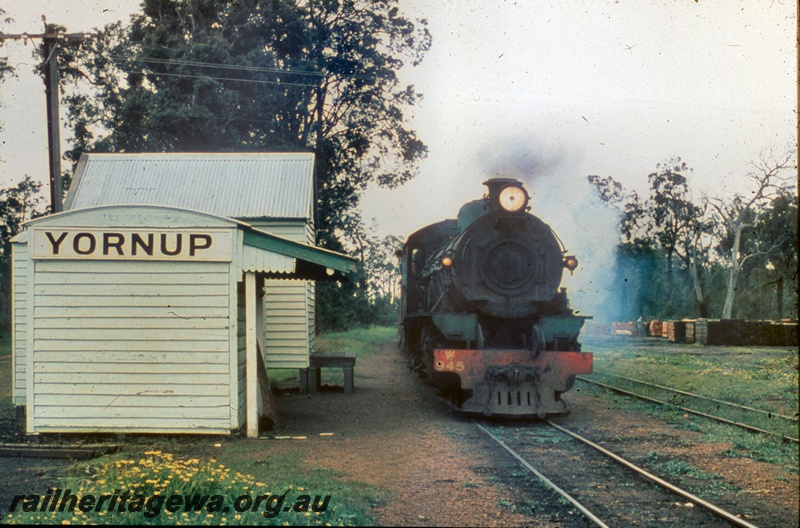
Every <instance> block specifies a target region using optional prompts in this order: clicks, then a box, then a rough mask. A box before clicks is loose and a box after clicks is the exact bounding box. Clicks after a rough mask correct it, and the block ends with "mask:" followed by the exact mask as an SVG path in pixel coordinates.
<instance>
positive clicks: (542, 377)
mask: <svg viewBox="0 0 800 528" xmlns="http://www.w3.org/2000/svg"><path fill="white" fill-rule="evenodd" d="M433 361H434V364H433V366H434V370H435V371H436V372H441V373H446V372H452V373H454V374H456V375H457V376H458V377H459V378H460V380H461V389H462V390H465V391H471V392H472V397H470V398H469V399H468V400H466V401H465V402H464V403H463V404H462V406H461V407H460V409H461V410H462V411H463V412H467V413H480V414H484V415H495V416H532V415H537V416H539V417H544V416H546V415H548V414H561V413H566V412H568V411H567V408H566V405H565V404H564V402H563V401H561V398H560V393H562V392H566V391H567V390H569V388H570V387H571V386H572V384H573V383H574V381H575V376H576V375H577V374H591V372H592V362H593V358H592V354H591V353H588V352H566V351H546V352H541V353H539V355H538V356H536V357H535V358H534V357H532V353H531V352H530V351H529V350H486V349H484V350H464V349H435V350H434V351H433Z"/></svg>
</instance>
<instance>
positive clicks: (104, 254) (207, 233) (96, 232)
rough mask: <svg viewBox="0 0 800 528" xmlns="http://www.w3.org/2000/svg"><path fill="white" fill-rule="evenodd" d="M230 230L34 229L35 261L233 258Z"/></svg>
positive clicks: (223, 259) (212, 259)
mask: <svg viewBox="0 0 800 528" xmlns="http://www.w3.org/2000/svg"><path fill="white" fill-rule="evenodd" d="M231 237H232V232H231V230H229V229H147V228H142V229H131V228H119V229H97V228H86V229H83V228H76V227H65V228H59V227H54V228H46V227H39V228H34V229H33V245H32V250H33V251H32V255H33V258H34V259H88V260H126V259H127V260H203V261H217V262H229V261H230V260H231V259H232V254H233V250H232V248H231V241H232V238H231Z"/></svg>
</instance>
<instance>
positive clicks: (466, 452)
mask: <svg viewBox="0 0 800 528" xmlns="http://www.w3.org/2000/svg"><path fill="white" fill-rule="evenodd" d="M355 372H356V376H355V383H356V387H355V391H354V392H353V393H352V394H344V393H342V392H341V391H338V390H323V391H322V392H320V393H318V394H316V395H306V396H302V395H299V394H292V393H289V394H282V395H279V396H278V398H277V406H278V409H279V426H278V427H277V428H276V430H275V431H273V432H272V434H274V435H291V436H306V437H307V438H308V439H309V440H308V441H309V442H313V445H312V446H304V447H305V451H306V452H307V453H309V454H308V458H307V461H308V463H309V465H311V466H314V467H320V468H326V469H331V470H334V471H336V472H337V473H339V474H342V475H346V476H347V477H349V478H352V479H354V480H358V481H361V482H365V483H367V484H370V485H373V486H375V487H376V488H378V489H381V490H386V491H388V493H389V497H390V498H389V499H387V500H385V501H383V503H382V504H380V505H379V506H378V507H377V509H376V511H375V512H374V514H375V518H376V521H377V523H378V524H381V525H384V526H409V525H416V526H522V525H532V524H534V523H535V524H536V526H560V524H556V523H554V524H550V523H548V521H547V520H545V519H535V518H534V516H533V515H532V514H528V512H527V511H523V512H520V511H513V510H514V509H521V508H522V506H520V507H519V508H518V507H517V506H516V505H518V504H520V505H522V504H526V503H529V502H531V501H530V497H522V496H519V494H518V492H517V491H516V490H513V489H509V488H508V487H506V486H503V485H501V484H498V483H497V482H495V481H493V480H490V478H489V477H491V476H492V475H493V474H495V473H496V472H498V471H506V472H507V471H508V467H509V465H513V464H512V462H511V461H509V460H508V459H507V458H505V457H495V456H492V455H490V454H489V453H490V452H489V450H488V446H478V448H477V449H476V448H475V446H471V445H468V444H464V443H463V442H462V441H460V438H461V435H462V432H463V431H464V430H465V429H469V428H470V427H474V426H473V425H472V424H471V423H470V422H469V421H467V420H465V419H463V418H461V417H459V416H456V415H455V414H454V413H453V412H451V411H450V409H449V408H448V407H447V406H446V405H445V404H444V403H442V402H441V401H440V400H438V399H437V398H436V393H435V391H434V390H433V389H432V388H431V387H428V386H427V385H425V384H424V383H422V382H421V381H420V380H419V379H417V378H416V376H415V375H412V374H411V373H410V372H409V370H408V369H407V368H406V365H405V361H404V359H403V358H402V357H401V356H400V355H399V354H398V352H397V349H396V347H395V346H393V345H392V344H389V345H387V346H385V347H384V348H383V349H382V350H381V351H380V353H378V354H377V355H375V356H371V357H369V358H366V359H363V360H361V359H359V362H358V363H357V364H356V370H355ZM320 433H333V436H326V437H320V436H319V435H320ZM292 442H293V441H291V440H274V441H272V442H270V443H269V444H267V446H265V449H268V450H270V452H271V454H273V455H274V452H275V450H281V449H294V448H295V446H294V445H292Z"/></svg>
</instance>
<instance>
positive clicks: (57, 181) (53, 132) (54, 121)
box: [0, 15, 95, 213]
mask: <svg viewBox="0 0 800 528" xmlns="http://www.w3.org/2000/svg"><path fill="white" fill-rule="evenodd" d="M42 22H44V33H38V34H30V33H20V34H16V35H10V34H5V33H0V44H1V43H3V42H5V41H6V40H22V41H23V42H24V43H25V44H27V43H28V40H34V39H41V40H42V44H43V51H44V60H45V68H44V85H45V86H44V89H45V99H46V102H47V144H48V148H49V153H50V156H49V165H50V212H51V213H58V212H60V211H61V210H62V200H63V194H64V188H63V184H62V178H61V123H60V119H59V109H58V100H59V90H58V87H59V84H58V46H59V43H61V42H68V41H76V40H85V39H90V38H94V36H95V35H93V34H91V33H61V32H59V31H57V30H51V31H48V28H47V19H46V18H45V17H44V15H42ZM54 27H55V26H54Z"/></svg>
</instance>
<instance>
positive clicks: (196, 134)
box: [62, 0, 431, 249]
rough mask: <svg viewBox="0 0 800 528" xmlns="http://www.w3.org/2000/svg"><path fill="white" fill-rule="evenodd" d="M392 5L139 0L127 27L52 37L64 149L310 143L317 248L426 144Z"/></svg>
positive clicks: (407, 33) (410, 43)
mask: <svg viewBox="0 0 800 528" xmlns="http://www.w3.org/2000/svg"><path fill="white" fill-rule="evenodd" d="M397 3H398V2H397V0H237V1H236V2H230V1H227V0H144V1H143V2H142V5H141V8H142V12H141V13H140V14H136V15H134V16H133V17H132V18H131V20H130V22H129V23H127V24H122V23H117V24H112V25H109V26H106V27H105V28H104V29H103V30H102V31H101V32H100V34H99V36H98V37H97V38H96V39H92V40H91V41H86V42H83V43H76V44H72V45H69V46H67V45H65V49H64V50H63V51H62V75H63V76H64V78H65V79H67V80H68V81H69V82H70V83H71V84H70V85H69V87H68V88H67V89H66V90H65V95H64V99H65V101H66V103H67V107H68V114H69V121H70V123H71V126H72V128H73V134H74V139H73V143H74V144H73V148H72V149H71V150H70V151H69V152H67V157H68V158H69V159H71V160H73V161H75V160H77V158H78V157H79V156H80V154H81V153H82V152H85V151H114V152H136V151H167V152H170V151H171V152H180V151H313V152H315V153H316V160H317V166H316V171H315V173H316V178H317V191H318V199H317V204H318V211H317V215H318V218H317V227H318V230H319V233H321V235H322V236H321V240H320V242H321V243H323V244H325V245H328V246H329V247H335V248H337V249H338V248H340V247H341V245H340V244H339V243H338V242H337V241H336V240H335V237H334V235H333V233H334V232H335V231H336V229H338V228H341V227H342V218H344V215H345V213H346V212H348V211H351V210H352V209H353V208H354V207H355V206H356V205H357V203H358V200H359V193H360V191H362V190H364V189H365V188H366V186H367V184H368V183H370V182H373V181H374V182H377V183H379V184H380V185H383V186H388V187H393V186H396V185H399V184H401V183H403V182H405V181H406V180H408V179H410V178H412V177H413V176H414V174H415V172H416V170H417V165H418V161H419V160H420V159H421V158H422V157H424V156H425V154H426V151H427V148H426V146H425V144H424V143H423V142H422V141H421V140H420V139H419V138H418V137H417V135H416V133H415V132H414V131H413V130H412V129H411V128H410V127H409V124H408V119H407V112H408V111H409V109H410V108H411V107H413V106H414V105H415V104H416V103H417V101H418V100H419V99H420V97H421V94H419V93H417V91H416V90H415V89H414V87H413V86H406V85H403V84H402V83H401V82H400V80H399V77H398V70H400V68H401V67H403V66H404V65H405V64H411V65H417V64H419V62H420V61H421V60H422V58H423V56H424V55H425V52H426V51H427V50H428V49H429V46H430V43H431V37H430V34H429V33H428V31H427V28H426V22H425V21H424V20H422V21H417V22H412V21H411V20H409V19H408V18H406V17H404V16H402V15H401V14H400V12H399V9H398V7H397Z"/></svg>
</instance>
